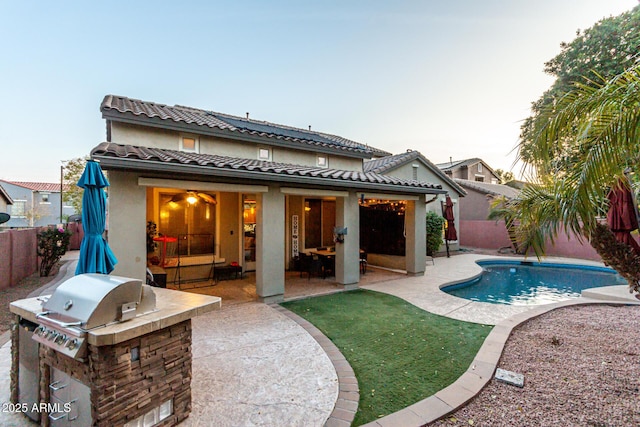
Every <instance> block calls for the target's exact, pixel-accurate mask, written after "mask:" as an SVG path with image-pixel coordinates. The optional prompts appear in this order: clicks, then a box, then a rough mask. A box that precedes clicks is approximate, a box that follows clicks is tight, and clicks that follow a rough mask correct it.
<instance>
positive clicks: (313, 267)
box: [298, 252, 323, 279]
mask: <svg viewBox="0 0 640 427" xmlns="http://www.w3.org/2000/svg"><path fill="white" fill-rule="evenodd" d="M298 256H299V260H300V277H302V274H303V273H307V275H308V279H311V276H312V275H316V276H318V277H319V276H321V275H322V274H323V273H322V271H323V266H322V261H321V260H320V259H319V257H318V256H317V255H307V254H305V253H303V252H300V254H299V255H298Z"/></svg>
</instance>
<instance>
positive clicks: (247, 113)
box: [247, 111, 249, 120]
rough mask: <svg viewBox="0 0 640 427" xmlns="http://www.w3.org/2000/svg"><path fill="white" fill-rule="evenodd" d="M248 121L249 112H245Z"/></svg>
mask: <svg viewBox="0 0 640 427" xmlns="http://www.w3.org/2000/svg"><path fill="white" fill-rule="evenodd" d="M248 119H249V112H248V111H247V120H248Z"/></svg>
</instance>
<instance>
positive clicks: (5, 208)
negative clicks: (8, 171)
mask: <svg viewBox="0 0 640 427" xmlns="http://www.w3.org/2000/svg"><path fill="white" fill-rule="evenodd" d="M11 205H13V199H11V196H9V193H7V190H5V189H4V188H3V187H2V185H0V212H2V213H9V207H10V206H11Z"/></svg>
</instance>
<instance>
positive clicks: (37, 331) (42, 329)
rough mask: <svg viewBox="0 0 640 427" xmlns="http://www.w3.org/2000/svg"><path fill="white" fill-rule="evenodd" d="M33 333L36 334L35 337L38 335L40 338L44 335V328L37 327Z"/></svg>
mask: <svg viewBox="0 0 640 427" xmlns="http://www.w3.org/2000/svg"><path fill="white" fill-rule="evenodd" d="M33 333H34V334H36V335H40V336H42V334H44V333H45V327H44V326H42V325H40V326H38V327H37V328H36V330H35V331H33Z"/></svg>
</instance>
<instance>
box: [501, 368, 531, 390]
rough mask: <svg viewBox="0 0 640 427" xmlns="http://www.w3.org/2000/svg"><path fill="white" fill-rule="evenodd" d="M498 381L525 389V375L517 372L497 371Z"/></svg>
mask: <svg viewBox="0 0 640 427" xmlns="http://www.w3.org/2000/svg"><path fill="white" fill-rule="evenodd" d="M495 377H496V380H497V381H500V382H503V383H507V384H511V385H514V386H516V387H520V388H523V387H524V375H522V374H518V373H515V372H511V371H507V370H505V369H500V368H498V369H496V376H495Z"/></svg>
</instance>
